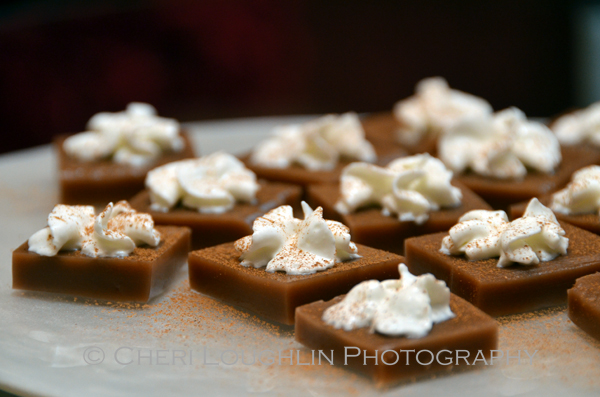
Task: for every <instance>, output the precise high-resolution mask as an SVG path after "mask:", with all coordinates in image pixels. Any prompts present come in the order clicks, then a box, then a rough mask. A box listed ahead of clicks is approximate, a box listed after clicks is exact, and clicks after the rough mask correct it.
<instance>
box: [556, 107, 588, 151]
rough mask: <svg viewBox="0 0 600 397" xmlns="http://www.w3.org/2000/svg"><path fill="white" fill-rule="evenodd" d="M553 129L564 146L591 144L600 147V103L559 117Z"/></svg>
mask: <svg viewBox="0 0 600 397" xmlns="http://www.w3.org/2000/svg"><path fill="white" fill-rule="evenodd" d="M551 128H552V131H554V133H555V134H556V137H557V138H558V140H559V141H560V143H561V144H563V145H577V144H580V143H584V142H589V143H591V144H592V145H594V146H600V102H596V103H593V104H591V105H590V106H588V107H587V108H585V109H581V110H577V111H575V112H571V113H568V114H565V115H564V116H561V117H559V118H558V119H556V120H555V121H554V122H553V123H552V125H551Z"/></svg>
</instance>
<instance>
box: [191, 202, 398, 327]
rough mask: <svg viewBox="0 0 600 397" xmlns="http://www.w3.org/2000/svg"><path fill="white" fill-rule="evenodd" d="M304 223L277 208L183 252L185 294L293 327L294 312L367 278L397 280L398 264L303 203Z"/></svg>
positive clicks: (287, 210)
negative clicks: (246, 231)
mask: <svg viewBox="0 0 600 397" xmlns="http://www.w3.org/2000/svg"><path fill="white" fill-rule="evenodd" d="M302 208H303V210H304V220H300V219H296V218H294V217H293V211H292V207H290V206H281V207H278V208H276V209H274V210H272V211H270V212H268V213H267V214H265V215H264V216H261V217H259V218H257V219H256V221H254V225H253V230H254V232H253V234H252V235H250V236H246V237H244V238H242V239H239V240H237V241H236V242H235V243H228V244H222V245H218V246H216V247H210V248H206V249H203V250H199V251H192V252H190V254H189V258H188V263H189V275H190V286H191V288H192V289H194V290H196V291H199V292H202V293H205V294H207V295H210V296H214V297H216V298H218V299H221V300H223V301H224V302H226V303H230V304H233V305H236V306H240V307H242V308H244V309H247V310H250V311H252V312H254V313H256V314H258V315H260V316H263V317H265V318H267V319H269V320H273V321H277V322H280V323H283V324H293V323H294V310H295V309H296V307H297V306H300V305H303V304H306V303H309V302H313V301H315V300H319V299H331V298H333V297H334V296H337V295H340V294H343V293H346V292H348V291H349V290H350V289H351V288H352V287H353V286H355V285H356V284H358V283H359V282H361V281H364V280H367V279H378V280H382V279H386V278H390V277H397V276H398V273H397V272H398V269H397V264H398V262H399V261H401V260H402V259H403V258H402V257H400V256H398V255H394V254H391V253H389V252H384V251H379V250H376V249H373V248H369V247H365V246H362V245H355V244H354V243H353V242H351V240H350V234H349V231H348V228H347V227H346V226H344V225H343V224H341V223H339V222H334V221H328V220H324V219H323V210H322V209H321V208H317V209H315V210H314V211H313V210H312V209H311V208H310V207H309V206H308V204H306V203H304V202H303V203H302Z"/></svg>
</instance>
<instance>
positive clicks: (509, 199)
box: [455, 147, 600, 210]
mask: <svg viewBox="0 0 600 397" xmlns="http://www.w3.org/2000/svg"><path fill="white" fill-rule="evenodd" d="M561 152H562V162H561V164H560V165H559V167H558V169H557V170H556V172H555V173H554V174H543V173H539V172H529V173H527V175H526V176H525V177H524V178H523V179H521V180H514V179H496V178H488V177H484V176H481V175H476V174H473V173H466V174H462V175H455V178H456V179H457V180H458V181H460V182H462V183H464V184H465V185H466V186H468V187H469V188H470V189H471V190H473V191H474V192H475V193H477V194H479V195H480V196H481V197H482V198H483V199H484V200H485V201H487V202H488V203H490V205H491V206H492V207H493V208H495V209H503V210H508V207H509V206H510V205H511V204H515V203H518V202H520V201H525V200H529V199H531V198H533V197H541V196H544V195H546V194H549V193H551V192H554V191H556V190H558V189H560V188H562V187H563V186H564V185H566V184H567V183H568V182H569V181H570V180H571V175H572V174H573V172H575V171H577V170H578V169H580V168H583V167H585V166H586V165H590V164H596V163H597V162H598V160H599V159H600V156H599V154H600V152H599V151H597V150H592V149H586V148H578V147H562V148H561Z"/></svg>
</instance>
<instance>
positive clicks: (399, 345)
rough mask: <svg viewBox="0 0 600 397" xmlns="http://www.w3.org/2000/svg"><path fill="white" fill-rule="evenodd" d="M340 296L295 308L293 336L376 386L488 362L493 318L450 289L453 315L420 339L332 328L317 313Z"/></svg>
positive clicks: (494, 345)
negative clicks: (366, 378)
mask: <svg viewBox="0 0 600 397" xmlns="http://www.w3.org/2000/svg"><path fill="white" fill-rule="evenodd" d="M343 298H344V297H343V296H339V297H336V298H334V299H332V300H330V301H318V302H313V303H311V304H308V305H304V306H300V307H298V308H297V309H296V325H295V333H296V341H298V342H300V343H302V344H303V345H305V346H306V347H308V348H310V349H312V350H313V351H315V352H317V351H319V352H323V353H324V354H325V355H327V356H328V358H331V353H330V352H331V351H332V350H333V363H334V364H335V365H338V366H342V367H343V366H348V367H349V368H351V369H353V370H354V371H357V372H359V373H361V374H363V375H365V376H366V377H368V378H370V379H371V380H372V381H373V382H374V383H375V384H376V385H377V386H380V387H381V386H384V387H385V386H389V385H391V384H394V383H397V382H401V381H403V380H408V379H415V378H419V377H426V376H431V375H432V374H435V373H439V372H447V371H451V370H452V369H453V368H454V367H460V368H462V367H467V368H468V367H472V366H473V364H474V363H476V361H475V360H479V362H480V363H482V362H484V361H485V362H486V363H489V362H490V360H491V359H493V356H492V355H493V354H494V353H493V351H494V350H496V349H497V346H498V325H497V323H496V321H495V320H494V319H493V318H491V317H490V316H488V315H487V314H485V313H483V312H482V311H481V310H479V309H477V308H476V307H474V306H473V305H471V304H470V303H468V302H467V301H465V300H464V299H461V298H460V297H458V296H456V295H454V294H451V295H450V308H451V310H452V312H453V313H454V315H455V316H454V317H453V318H451V319H449V320H446V321H443V322H440V323H437V324H434V325H433V327H432V329H431V331H430V332H429V333H428V334H427V335H426V336H424V337H421V338H408V337H405V336H387V335H382V334H379V333H377V332H371V331H370V329H369V327H364V328H357V329H353V330H350V331H346V330H344V329H336V328H335V327H333V326H332V325H330V324H327V323H326V322H325V321H323V313H324V312H325V310H327V309H328V308H330V307H331V306H333V305H334V304H337V303H339V302H340V301H341V300H342V299H343ZM496 354H497V353H496ZM496 357H497V356H496Z"/></svg>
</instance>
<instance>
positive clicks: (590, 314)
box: [568, 273, 600, 340]
mask: <svg viewBox="0 0 600 397" xmlns="http://www.w3.org/2000/svg"><path fill="white" fill-rule="evenodd" d="M568 295H569V301H568V314H569V318H570V319H571V321H573V322H574V323H575V325H577V326H578V327H579V328H581V329H582V330H584V331H585V332H587V333H588V334H590V335H591V336H593V337H594V338H596V339H598V340H600V273H596V274H590V275H589V276H585V277H581V278H578V279H577V281H576V282H575V286H574V287H573V288H571V289H570V290H569V291H568Z"/></svg>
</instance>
